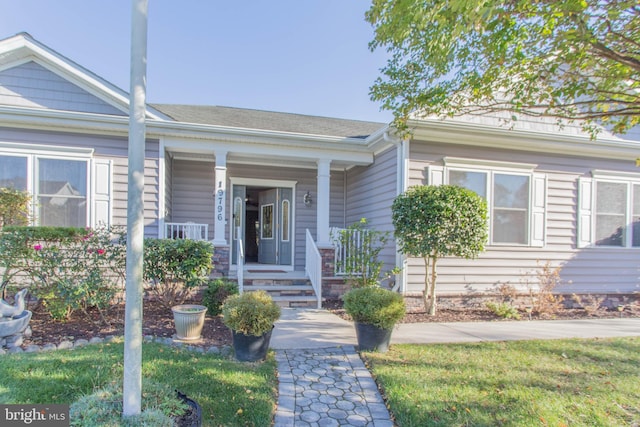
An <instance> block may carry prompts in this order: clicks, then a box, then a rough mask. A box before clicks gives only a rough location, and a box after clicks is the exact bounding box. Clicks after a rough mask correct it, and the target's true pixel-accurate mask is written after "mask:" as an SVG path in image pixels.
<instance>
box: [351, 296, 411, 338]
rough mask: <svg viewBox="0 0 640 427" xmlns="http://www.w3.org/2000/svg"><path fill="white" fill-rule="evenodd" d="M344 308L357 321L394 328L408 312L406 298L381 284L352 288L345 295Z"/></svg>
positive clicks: (384, 327)
mask: <svg viewBox="0 0 640 427" xmlns="http://www.w3.org/2000/svg"><path fill="white" fill-rule="evenodd" d="M343 300H344V309H345V311H346V312H347V314H348V315H349V316H351V317H352V318H353V320H354V321H355V322H359V323H368V324H370V325H374V326H377V327H379V328H382V329H393V326H394V325H395V324H396V323H398V322H399V321H400V320H401V319H402V318H403V317H404V315H405V313H406V307H405V304H404V298H402V295H400V294H399V293H397V292H393V291H390V290H388V289H383V288H381V287H379V286H368V287H364V288H356V289H352V290H350V291H349V292H347V293H346V294H344V296H343Z"/></svg>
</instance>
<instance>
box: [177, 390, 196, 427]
mask: <svg viewBox="0 0 640 427" xmlns="http://www.w3.org/2000/svg"><path fill="white" fill-rule="evenodd" d="M176 393H177V394H178V398H179V399H181V400H182V401H183V402H185V403H186V404H187V405H189V409H188V410H187V413H186V414H185V415H183V416H182V417H180V418H177V419H176V420H175V422H176V423H175V425H176V426H177V427H202V408H201V407H200V405H199V404H198V402H196V401H195V400H193V399H190V398H189V397H188V396H187V395H185V394H183V393H180V392H179V391H178V390H176Z"/></svg>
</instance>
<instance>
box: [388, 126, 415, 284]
mask: <svg viewBox="0 0 640 427" xmlns="http://www.w3.org/2000/svg"><path fill="white" fill-rule="evenodd" d="M383 139H384V141H386V142H389V143H391V144H393V145H394V146H395V147H396V196H398V195H400V194H402V193H403V192H404V191H406V189H407V179H406V178H407V177H406V173H405V171H406V170H407V167H406V162H407V161H408V158H409V156H408V153H409V140H406V139H402V140H399V139H397V138H393V137H391V136H390V135H389V132H388V131H386V132H385V133H384V135H383ZM395 245H396V265H399V266H401V267H402V271H401V272H400V274H397V275H396V280H395V285H394V286H393V290H394V291H399V292H400V293H404V292H405V289H406V286H405V283H407V259H406V256H405V255H404V254H402V253H400V251H399V249H400V246H399V245H398V242H397V240H395Z"/></svg>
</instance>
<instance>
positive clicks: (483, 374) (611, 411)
mask: <svg viewBox="0 0 640 427" xmlns="http://www.w3.org/2000/svg"><path fill="white" fill-rule="evenodd" d="M365 357H366V359H367V362H368V366H369V367H370V369H371V370H372V372H373V374H374V377H375V378H376V382H377V383H378V385H379V386H380V387H381V388H382V389H383V390H384V391H385V398H386V399H385V401H386V402H387V404H388V405H389V409H390V410H391V412H392V413H393V414H394V415H395V422H396V424H397V425H399V426H533V425H548V426H563V425H564V426H572V427H573V426H580V427H592V426H602V427H604V426H633V425H637V424H638V423H640V412H638V411H637V410H636V408H637V407H638V402H640V388H639V387H638V366H640V337H630V338H615V339H562V340H556V339H553V340H530V341H529V340H525V341H507V342H492V343H487V342H484V343H473V344H469V343H467V344H428V345H394V346H393V347H392V348H391V349H390V350H389V352H388V353H366V355H365Z"/></svg>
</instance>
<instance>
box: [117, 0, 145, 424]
mask: <svg viewBox="0 0 640 427" xmlns="http://www.w3.org/2000/svg"><path fill="white" fill-rule="evenodd" d="M147 3H148V0H132V1H131V6H132V8H131V83H130V91H129V178H128V197H127V278H126V289H125V298H126V302H125V322H124V379H123V399H122V400H123V401H122V416H123V417H129V416H133V415H138V414H140V411H141V406H142V253H143V252H142V251H143V241H144V145H145V113H146V105H145V104H146V90H147V77H146V75H147Z"/></svg>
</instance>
